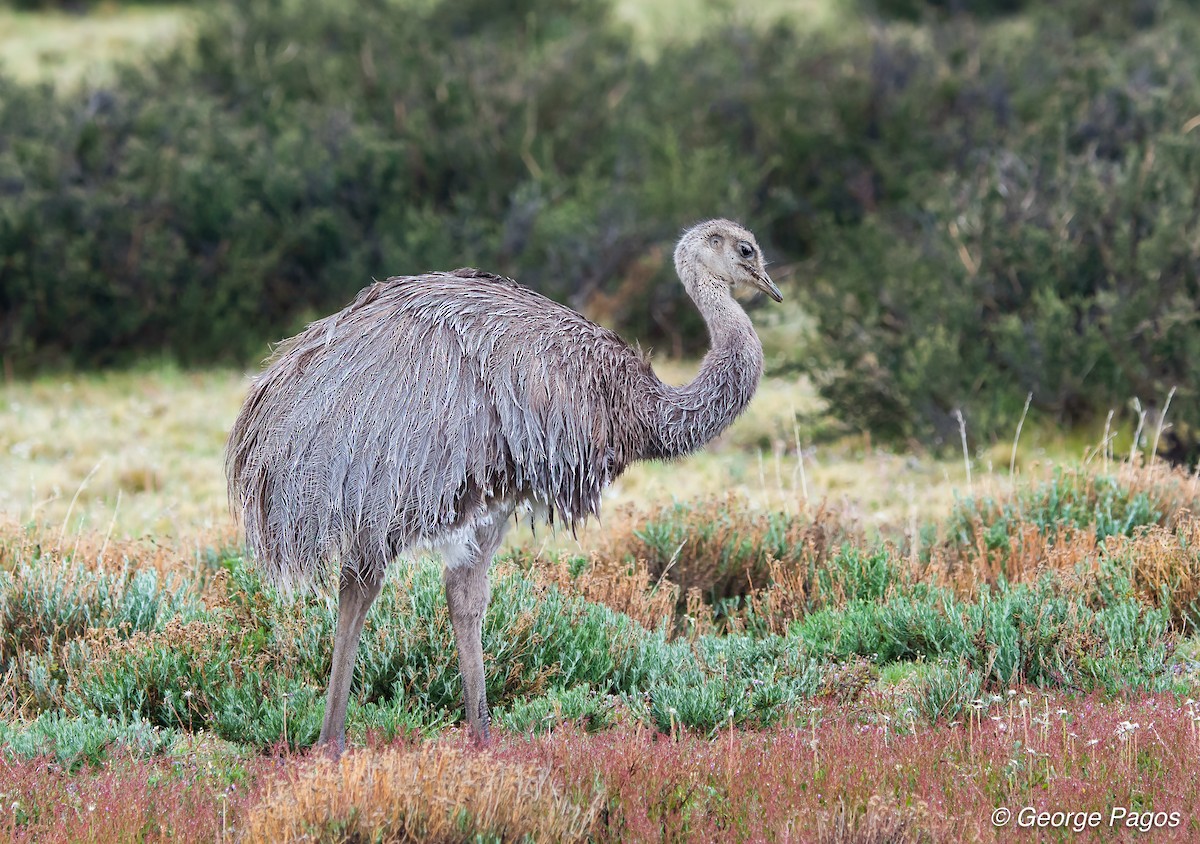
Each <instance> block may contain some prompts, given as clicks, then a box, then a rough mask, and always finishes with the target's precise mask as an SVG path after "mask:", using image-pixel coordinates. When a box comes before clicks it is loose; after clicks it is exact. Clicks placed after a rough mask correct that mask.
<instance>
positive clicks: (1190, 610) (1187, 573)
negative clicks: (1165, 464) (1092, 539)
mask: <svg viewBox="0 0 1200 844" xmlns="http://www.w3.org/2000/svg"><path fill="white" fill-rule="evenodd" d="M1105 554H1106V555H1108V556H1109V557H1110V558H1111V559H1112V560H1113V561H1114V562H1116V563H1118V564H1122V565H1124V566H1125V567H1126V568H1127V569H1128V571H1129V576H1130V580H1131V581H1133V586H1134V588H1135V589H1136V590H1137V592H1138V595H1139V597H1141V598H1142V599H1143V600H1145V601H1146V602H1147V603H1150V604H1153V605H1155V606H1158V607H1163V606H1165V607H1166V608H1167V609H1168V610H1169V611H1170V613H1171V623H1172V624H1174V625H1175V626H1176V627H1177V628H1180V629H1182V628H1184V627H1185V622H1186V621H1190V625H1191V627H1192V628H1196V627H1200V519H1197V518H1196V517H1194V516H1192V515H1191V514H1190V513H1189V514H1184V515H1182V516H1180V517H1179V519H1178V524H1176V525H1175V527H1174V529H1168V528H1164V527H1160V526H1158V525H1152V526H1150V527H1148V528H1145V529H1144V530H1143V531H1141V532H1140V533H1138V534H1137V535H1136V536H1133V537H1112V538H1110V539H1109V541H1108V543H1107V547H1106V548H1105Z"/></svg>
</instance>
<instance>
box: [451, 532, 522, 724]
mask: <svg viewBox="0 0 1200 844" xmlns="http://www.w3.org/2000/svg"><path fill="white" fill-rule="evenodd" d="M507 529H508V523H507V520H506V519H504V518H499V519H497V520H496V521H494V522H492V523H491V524H489V525H486V526H484V527H482V528H480V529H479V530H478V531H477V532H476V534H475V543H474V547H473V548H467V549H463V554H462V555H461V557H457V558H456V556H449V557H448V558H447V560H446V563H447V565H446V570H445V573H444V578H445V582H446V603H447V604H448V605H449V607H450V624H451V625H452V626H453V627H454V639H455V642H456V643H457V645H458V670H459V672H460V673H461V674H462V679H463V706H464V709H465V710H466V713H467V726H468V727H469V728H470V730H471V735H472V736H474V738H475V740H476V741H478V742H486V741H488V738H489V734H488V724H489V723H490V721H491V718H490V716H489V715H488V704H487V688H486V686H485V684H484V675H483V613H484V610H486V609H487V604H488V598H489V597H490V596H491V588H490V585H489V584H488V567H489V566H490V565H491V563H492V555H493V554H495V553H496V549H497V548H499V547H500V542H501V540H502V539H503V538H504V533H505V531H506V530H507Z"/></svg>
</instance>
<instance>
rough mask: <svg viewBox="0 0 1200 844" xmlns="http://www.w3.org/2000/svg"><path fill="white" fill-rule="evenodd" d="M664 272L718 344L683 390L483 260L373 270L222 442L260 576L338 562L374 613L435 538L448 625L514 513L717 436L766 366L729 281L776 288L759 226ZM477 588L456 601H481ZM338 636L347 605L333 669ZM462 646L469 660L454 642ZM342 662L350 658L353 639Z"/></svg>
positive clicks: (574, 508) (562, 512)
mask: <svg viewBox="0 0 1200 844" xmlns="http://www.w3.org/2000/svg"><path fill="white" fill-rule="evenodd" d="M675 265H676V270H677V272H678V273H679V276H680V279H681V281H682V282H683V284H684V285H685V287H686V289H687V292H688V293H689V294H690V295H691V297H692V299H693V300H694V301H695V303H696V305H697V307H698V308H699V310H700V312H701V313H702V315H703V316H704V318H705V321H706V323H707V325H708V329H709V333H710V336H711V339H712V349H711V350H710V352H709V353H708V355H707V356H706V357H705V359H704V363H703V365H702V366H701V370H700V373H699V375H698V376H697V377H696V379H695V380H694V381H692V382H691V383H690V384H687V385H685V386H683V387H673V386H670V385H667V384H664V383H663V382H662V381H660V380H659V379H658V378H657V377H656V376H655V375H654V372H653V371H652V369H651V368H650V366H649V363H648V362H647V360H646V359H645V358H644V356H643V355H642V354H641V353H640V352H639V351H637V350H635V349H633V348H631V347H630V346H629V345H628V344H626V343H625V342H624V341H623V340H621V339H620V337H618V336H617V335H616V334H614V333H613V332H611V331H608V330H607V329H604V328H601V327H600V326H597V325H595V324H593V323H592V322H590V321H588V320H587V319H585V318H584V317H582V316H581V315H579V314H577V313H576V312H574V311H572V310H570V309H568V308H566V307H563V306H562V305H559V304H557V303H555V302H552V301H551V300H549V299H546V298H545V297H543V296H541V295H539V294H537V293H535V292H533V291H531V290H529V289H527V288H524V287H521V286H520V285H518V284H516V283H515V282H513V281H511V280H508V279H504V278H500V277H498V276H494V275H491V274H488V273H485V272H481V271H479V270H474V269H462V270H456V271H454V272H450V273H429V274H426V275H421V276H411V277H401V278H390V279H388V280H387V281H384V282H378V283H376V284H373V285H372V286H370V287H368V288H366V289H364V290H363V291H362V292H361V293H360V294H359V295H358V297H357V298H356V299H355V300H354V301H353V302H352V303H351V304H350V305H349V306H347V307H346V308H345V309H343V310H341V311H339V312H338V313H336V314H333V315H331V316H329V317H326V318H324V319H321V320H318V321H316V322H314V323H312V324H311V325H309V326H308V327H307V328H306V329H305V330H304V331H303V332H301V333H300V334H299V335H298V336H296V337H295V338H293V339H292V340H290V341H288V342H287V343H285V344H283V345H282V346H281V348H280V349H279V351H278V352H277V354H276V355H275V356H274V357H273V359H272V360H271V361H270V363H269V364H268V366H267V368H266V369H265V370H264V371H263V373H262V374H261V375H260V376H259V377H258V378H257V379H256V380H255V382H254V383H253V385H252V386H251V388H250V392H249V395H248V396H247V398H246V401H245V404H244V405H243V407H242V410H241V413H240V414H239V415H238V418H237V421H236V422H235V423H234V426H233V430H232V432H231V433H230V438H229V444H228V448H227V452H226V471H227V475H228V479H229V490H230V498H231V505H232V506H233V507H234V509H235V511H236V512H238V513H239V514H240V516H241V518H242V521H243V524H244V525H245V530H246V538H247V542H248V544H249V546H250V548H251V549H252V551H253V552H254V556H255V557H256V558H257V560H258V561H259V564H260V565H261V566H262V568H263V569H264V571H265V572H266V573H267V574H268V575H269V576H270V577H271V579H272V580H274V581H275V582H276V583H279V584H281V585H285V586H298V587H304V586H306V585H307V584H309V583H312V582H313V581H319V580H322V579H324V577H325V576H326V575H327V574H331V573H333V572H337V573H339V574H340V578H339V584H340V587H341V589H342V593H343V594H342V598H343V608H342V610H341V611H340V613H341V614H345V613H346V609H345V603H346V601H347V600H348V599H347V596H346V589H347V588H348V587H349V588H355V587H354V585H355V584H360V585H361V584H366V587H367V588H369V589H370V590H372V594H371V595H370V596H369V597H368V598H365V599H364V600H365V603H366V606H364V607H362V608H361V614H362V615H363V616H365V613H366V609H367V608H368V607H369V605H370V603H371V601H372V600H373V598H374V594H375V593H377V590H378V583H379V582H380V581H381V579H382V574H383V571H384V569H385V568H386V566H387V565H388V563H389V562H390V561H391V560H392V559H394V558H395V557H397V556H399V555H402V554H406V553H410V552H412V551H413V550H415V549H417V548H420V547H428V548H431V549H433V550H435V551H439V552H441V553H442V554H443V556H444V557H445V560H446V563H447V566H448V568H447V589H448V596H449V597H450V598H451V602H452V606H451V609H452V620H455V619H453V615H454V612H453V611H454V609H455V607H454V596H453V592H454V590H453V589H452V583H451V580H452V578H453V577H455V576H457V575H453V574H452V570H454V569H456V568H459V567H462V568H466V569H473V568H482V569H483V572H484V573H483V574H482V575H480V576H481V577H482V578H483V581H482V582H483V588H484V589H485V593H486V565H487V562H488V561H490V556H491V553H493V552H494V550H495V547H494V546H498V545H499V542H500V539H501V538H502V536H503V531H504V527H505V523H506V522H507V520H508V518H509V517H510V516H511V515H512V514H513V513H514V511H515V510H516V509H517V508H519V507H522V506H526V505H528V506H530V507H532V508H533V510H534V512H535V513H536V514H538V515H540V516H542V517H545V518H548V519H550V520H553V519H554V518H555V516H557V517H558V518H560V519H561V520H562V521H563V522H565V523H566V524H567V525H568V526H569V527H572V528H574V527H575V526H576V525H577V524H579V523H580V522H582V521H583V520H585V519H587V518H588V517H589V516H590V515H593V514H596V513H597V512H598V511H599V507H600V499H601V494H602V492H603V490H604V488H605V487H606V486H608V485H609V484H610V483H611V482H612V481H613V480H614V479H615V478H616V477H617V476H618V475H620V474H621V472H622V471H623V470H624V469H625V468H626V466H628V465H629V463H631V462H632V461H634V460H644V459H654V458H671V457H677V456H681V455H683V454H687V453H689V452H691V451H694V450H695V449H697V448H699V447H700V446H702V445H703V444H704V443H706V442H707V441H709V440H710V439H712V438H713V437H714V436H716V435H717V434H718V433H720V431H721V430H723V429H724V428H725V427H726V426H727V425H728V424H729V423H730V422H731V421H733V419H734V418H736V417H737V415H738V414H739V413H741V411H742V410H743V409H744V408H745V406H746V405H747V403H748V402H749V400H750V398H751V396H752V395H753V393H754V390H755V388H756V387H757V385H758V382H759V378H760V377H761V374H762V364H763V358H762V346H761V345H760V343H759V341H758V338H757V336H756V335H755V333H754V330H753V327H752V326H751V324H750V320H749V319H748V318H747V316H746V314H745V312H744V311H743V310H742V309H741V307H740V306H739V305H738V304H737V302H736V301H735V300H734V298H733V297H732V295H731V290H732V288H733V287H734V286H736V285H740V284H744V285H749V286H752V287H754V288H757V289H759V290H763V291H766V292H767V293H769V294H770V295H772V297H773V298H776V299H778V298H779V292H778V290H777V289H776V288H775V286H774V284H773V283H772V282H771V281H770V279H769V277H768V276H767V274H766V271H765V268H764V264H763V261H762V256H761V253H760V251H759V249H758V246H757V244H756V243H755V241H754V237H753V235H751V234H750V232H748V231H746V230H745V229H743V228H742V227H741V226H738V225H737V224H735V223H731V222H729V221H727V220H713V221H709V222H707V223H702V224H700V225H698V226H696V227H694V228H692V229H690V230H689V231H688V232H687V233H685V235H684V236H683V238H682V239H681V240H680V242H679V245H678V247H677V249H676V251H675ZM485 546H486V547H490V548H491V550H490V551H487V560H481V559H479V557H480V556H481V554H482V553H483V552H484V551H485V550H486V548H485ZM464 577H465V575H464ZM465 588H466V587H464V589H465ZM472 589H473V590H474V591H476V592H477V591H478V587H477V586H472V587H471V588H470V589H466V592H465V593H464V594H467V595H468V597H467V598H464V599H463V600H464V601H467V602H469V603H471V604H472V606H474V605H475V604H478V603H479V600H478V596H474V597H471V596H472V595H474V592H472ZM360 603H362V601H361V600H360V601H358V602H357V603H355V613H356V614H358V612H359V609H358V604H360ZM483 603H484V604H486V594H485V595H484V597H483ZM479 613H480V614H481V613H482V607H479ZM352 627H354V625H353V624H350V623H349V622H347V629H348V632H347V633H346V636H351V635H352V637H353V639H354V642H353V646H354V647H356V646H357V639H358V633H357V631H354V630H351V629H350V628H352ZM357 627H358V628H359V629H361V620H357ZM458 628H459V625H458V624H457V623H456V624H455V629H456V635H457V634H458V633H459V629H458ZM341 637H342V619H341V618H339V639H338V640H337V643H335V666H334V670H335V680H336V679H337V677H336V675H337V672H338V670H339V669H338V653H337V651H338V650H339V647H338V645H339V644H345V647H344V648H341V650H343V651H345V649H346V648H349V647H350V644H349V643H342V638H341ZM459 647H460V663H461V662H462V661H463V657H464V654H463V648H464V643H463V640H462V638H461V637H460V639H459ZM344 658H345V659H348V660H349V661H350V663H351V665H352V663H353V649H352V648H351V649H350V651H349V656H348V657H344ZM467 673H468V672H467V670H466V669H465V668H464V679H465V680H468V683H467V684H468V685H469V686H471V685H477V684H474V683H471V682H469V680H470V678H468V677H466V674H467ZM481 673H482V661H481V657H480V674H481ZM343 679H344V683H345V685H346V689H347V692H348V685H349V678H348V676H347V677H345V678H343ZM481 680H482V676H480V681H481ZM335 686H336V683H333V682H331V690H330V701H331V705H332V704H334V703H335V701H334V695H335ZM476 691H478V690H476ZM338 692H339V693H340V690H338ZM468 697H470V690H469V694H468ZM471 703H473V701H470V700H469V701H468V704H469V705H468V707H467V714H468V720H469V721H470V722H471V726H472V728H473V730H475V732H476V734H477V735H480V736H485V735H486V732H487V721H486V701H482V702H481V703H480V704H479V707H480V711H479V712H477V713H472V707H471V705H470V704H471ZM341 706H342V713H341V715H342V717H344V701H343V702H342V704H341ZM473 714H474V715H475V716H476V717H472V715H473ZM330 717H331V716H330V711H329V710H327V713H326V727H327V728H328V730H323V731H322V738H323V739H324V740H327V741H330V742H332V743H333V744H334V745H335V746H336V747H340V746H341V742H342V741H343V739H342V737H341V735H340V733H341V731H342V728H343V725H342V724H338V723H332V724H331V723H330V720H329V719H330ZM335 721H336V718H335Z"/></svg>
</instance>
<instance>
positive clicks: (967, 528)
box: [946, 470, 1174, 550]
mask: <svg viewBox="0 0 1200 844" xmlns="http://www.w3.org/2000/svg"><path fill="white" fill-rule="evenodd" d="M1168 515H1172V516H1173V515H1174V514H1168V513H1166V512H1164V510H1163V508H1162V507H1161V506H1160V505H1159V503H1158V502H1156V501H1155V500H1154V499H1153V498H1152V497H1151V494H1150V492H1148V491H1147V490H1144V489H1142V490H1136V491H1135V490H1133V489H1131V488H1130V486H1129V485H1128V484H1126V483H1123V482H1122V481H1121V479H1120V478H1117V477H1113V476H1110V475H1096V474H1091V473H1087V472H1079V471H1062V470H1058V471H1056V472H1055V474H1054V477H1053V478H1051V479H1050V480H1049V481H1046V482H1044V483H1040V484H1037V485H1035V486H1031V487H1026V488H1023V489H1021V490H1020V491H1019V492H1018V493H1017V495H1016V496H1014V497H1013V498H1012V499H1011V500H995V499H982V500H975V499H970V498H968V499H963V500H960V501H958V502H956V503H955V507H954V511H953V512H952V513H951V515H950V518H949V520H948V521H947V524H946V532H947V541H948V542H950V543H951V544H955V545H958V546H961V547H965V548H972V547H974V546H976V545H977V544H978V542H979V540H980V539H982V541H983V545H984V546H985V547H986V548H987V549H989V550H992V549H998V548H1005V547H1007V545H1008V542H1009V539H1010V538H1012V537H1013V536H1014V535H1015V534H1016V533H1017V531H1018V529H1019V528H1020V527H1021V526H1024V525H1033V526H1035V527H1036V528H1037V530H1038V532H1039V533H1040V534H1042V535H1043V536H1046V537H1048V538H1049V539H1051V540H1053V539H1056V538H1058V537H1059V536H1061V535H1063V534H1065V533H1069V532H1071V531H1079V530H1092V531H1095V534H1096V539H1097V540H1104V539H1107V538H1108V537H1110V536H1132V535H1133V534H1134V532H1135V531H1137V529H1138V528H1141V527H1145V526H1147V525H1153V524H1160V523H1161V522H1162V521H1163V520H1164V519H1165V518H1166V517H1167V516H1168ZM979 531H982V534H981V535H977V532H979Z"/></svg>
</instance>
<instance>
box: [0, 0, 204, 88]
mask: <svg viewBox="0 0 1200 844" xmlns="http://www.w3.org/2000/svg"><path fill="white" fill-rule="evenodd" d="M191 16H192V12H191V10H189V9H187V8H184V7H178V6H169V5H168V6H153V7H150V6H140V5H133V6H125V5H116V4H110V3H102V4H97V5H96V6H94V7H91V8H90V11H89V12H88V13H87V14H73V13H69V12H27V11H17V10H15V9H9V8H0V55H2V56H3V69H4V71H5V72H6V73H9V74H12V75H13V76H15V77H16V78H17V79H19V80H21V81H23V82H36V81H43V80H49V81H51V82H54V83H56V84H57V85H59V86H61V87H71V86H77V85H79V84H81V83H82V84H86V85H91V86H96V85H102V84H104V83H106V82H108V81H110V80H111V79H112V76H113V67H114V65H116V64H117V63H118V62H128V61H131V60H134V59H136V58H137V57H139V56H144V55H146V54H148V53H151V52H153V51H155V50H162V49H163V48H164V46H165V45H169V44H173V43H175V42H176V41H178V40H179V39H180V38H183V37H186V36H187V33H188V28H189V24H190V18H191Z"/></svg>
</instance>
